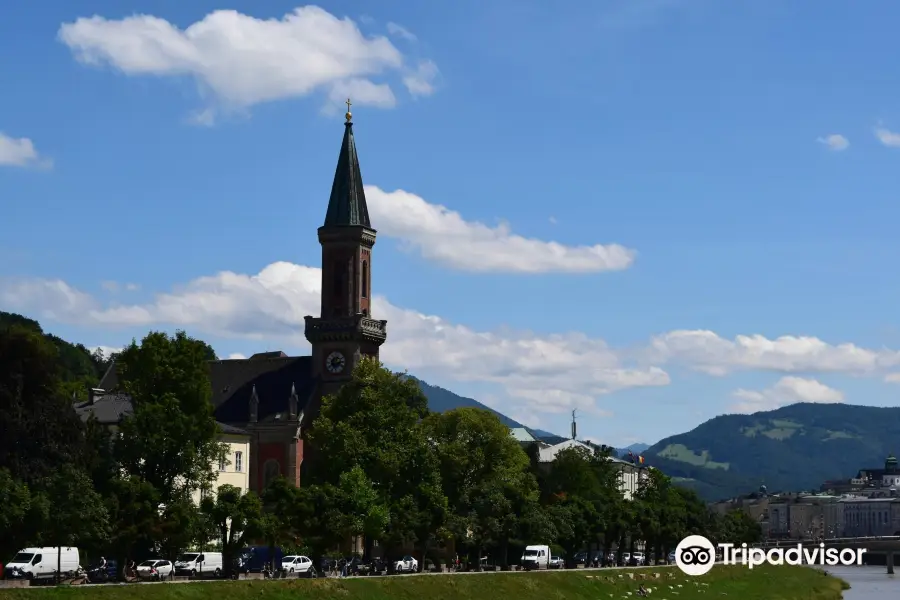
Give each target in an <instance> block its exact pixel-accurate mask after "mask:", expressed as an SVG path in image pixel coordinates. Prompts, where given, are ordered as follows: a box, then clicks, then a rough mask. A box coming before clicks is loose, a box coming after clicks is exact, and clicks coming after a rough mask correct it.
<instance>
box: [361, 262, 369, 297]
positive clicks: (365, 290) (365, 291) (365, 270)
mask: <svg viewBox="0 0 900 600" xmlns="http://www.w3.org/2000/svg"><path fill="white" fill-rule="evenodd" d="M362 297H363V298H368V297H369V261H367V260H364V261H363V263H362Z"/></svg>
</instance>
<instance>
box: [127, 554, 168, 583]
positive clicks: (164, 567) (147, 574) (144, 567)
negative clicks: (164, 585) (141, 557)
mask: <svg viewBox="0 0 900 600" xmlns="http://www.w3.org/2000/svg"><path fill="white" fill-rule="evenodd" d="M136 571H137V576H138V577H139V578H141V579H153V580H155V581H163V580H164V579H170V578H171V577H172V574H173V573H174V567H173V566H172V563H171V562H170V561H168V560H159V559H157V560H145V561H144V562H142V563H141V564H139V565H138V566H137V569H136Z"/></svg>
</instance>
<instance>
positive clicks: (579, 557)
mask: <svg viewBox="0 0 900 600" xmlns="http://www.w3.org/2000/svg"><path fill="white" fill-rule="evenodd" d="M587 559H588V553H587V552H579V553H578V554H576V555H575V564H576V565H583V564H584V563H586V562H587Z"/></svg>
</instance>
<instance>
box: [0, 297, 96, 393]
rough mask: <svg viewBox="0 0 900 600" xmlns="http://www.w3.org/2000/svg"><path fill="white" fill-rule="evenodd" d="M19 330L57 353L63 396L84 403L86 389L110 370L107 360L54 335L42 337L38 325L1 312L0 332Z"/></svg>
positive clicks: (47, 334)
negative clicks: (46, 343) (38, 337)
mask: <svg viewBox="0 0 900 600" xmlns="http://www.w3.org/2000/svg"><path fill="white" fill-rule="evenodd" d="M7 327H22V328H24V329H28V330H31V331H33V332H35V333H37V334H39V335H41V336H43V337H44V339H45V340H47V341H48V342H50V343H51V344H52V345H53V346H54V347H55V348H56V351H57V356H58V358H59V361H58V367H59V377H60V381H61V383H62V386H63V389H64V391H65V393H66V395H67V396H68V395H71V394H73V393H74V394H75V395H77V396H78V397H82V398H84V399H86V396H87V386H89V385H92V386H93V385H97V382H98V381H99V380H100V377H101V376H102V375H103V373H104V372H105V371H106V368H107V367H108V366H109V363H108V362H107V357H104V356H103V355H102V354H101V353H98V352H94V353H91V351H90V350H88V349H87V348H85V347H84V346H83V345H82V344H71V343H69V342H67V341H66V340H64V339H62V338H58V337H56V336H55V335H51V334H49V333H45V332H44V330H43V329H42V328H41V325H40V323H38V322H37V321H35V320H33V319H29V318H28V317H23V316H22V315H19V314H16V313H9V312H3V311H0V329H5V328H7Z"/></svg>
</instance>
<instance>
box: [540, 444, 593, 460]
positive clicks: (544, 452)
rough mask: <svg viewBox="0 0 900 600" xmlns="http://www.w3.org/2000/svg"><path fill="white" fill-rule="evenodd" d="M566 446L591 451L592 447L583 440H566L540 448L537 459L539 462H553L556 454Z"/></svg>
mask: <svg viewBox="0 0 900 600" xmlns="http://www.w3.org/2000/svg"><path fill="white" fill-rule="evenodd" d="M567 448H584V449H585V450H587V451H588V452H593V449H592V448H591V447H590V446H588V445H587V444H585V443H584V442H579V441H578V440H566V441H564V442H560V443H558V444H555V445H553V446H550V447H549V448H541V451H540V458H539V460H540V461H541V462H553V461H554V460H555V459H556V455H557V454H558V453H559V452H560V451H561V450H565V449H567Z"/></svg>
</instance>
